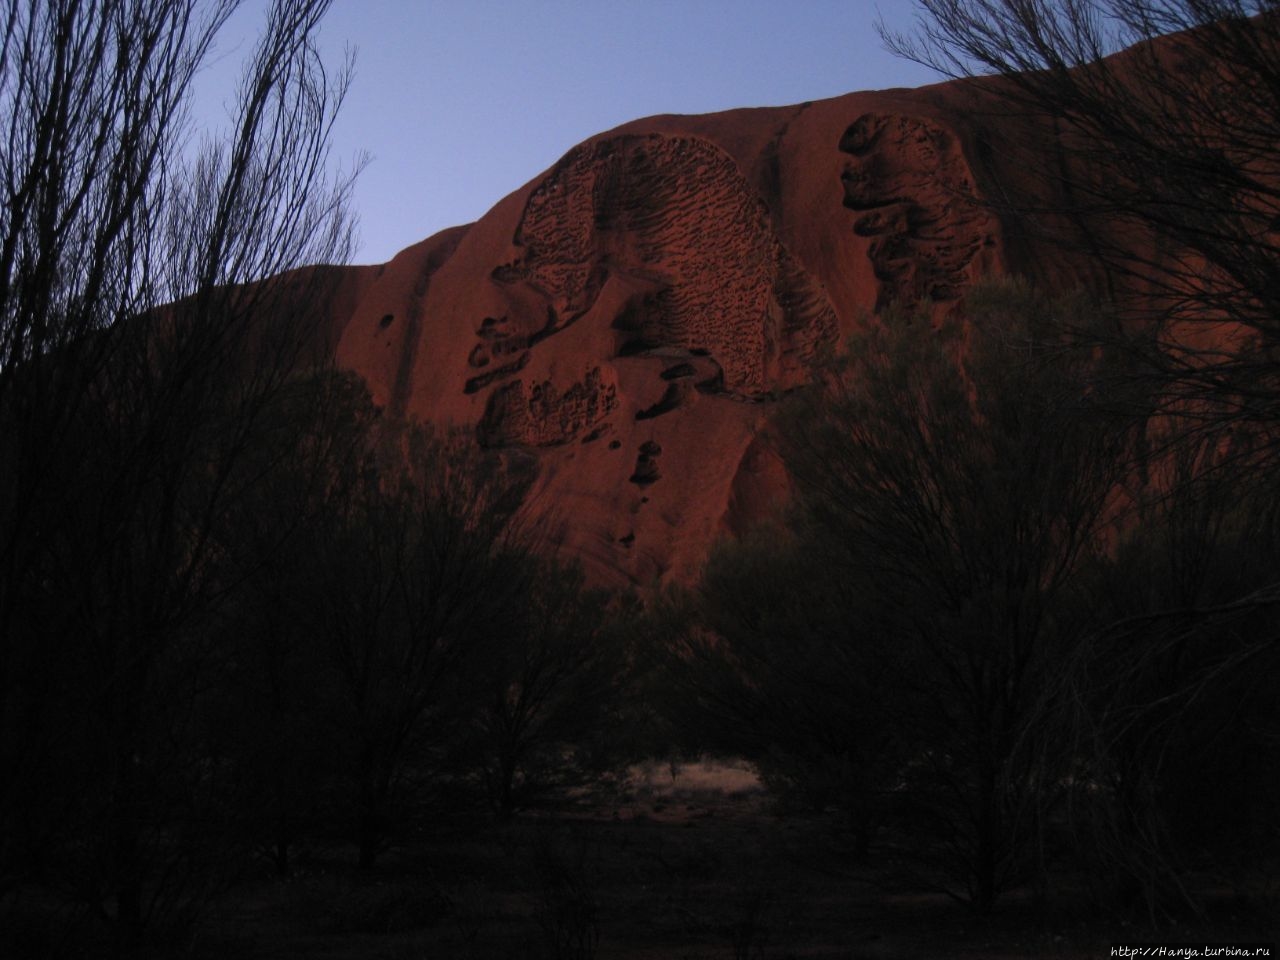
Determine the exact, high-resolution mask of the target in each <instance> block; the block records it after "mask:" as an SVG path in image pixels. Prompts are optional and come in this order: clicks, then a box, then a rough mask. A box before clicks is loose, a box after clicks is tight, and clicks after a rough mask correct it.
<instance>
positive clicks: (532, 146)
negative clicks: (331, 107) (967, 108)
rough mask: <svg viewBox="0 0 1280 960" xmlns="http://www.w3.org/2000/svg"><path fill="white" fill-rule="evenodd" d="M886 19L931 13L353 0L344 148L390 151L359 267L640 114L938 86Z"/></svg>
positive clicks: (828, 5)
mask: <svg viewBox="0 0 1280 960" xmlns="http://www.w3.org/2000/svg"><path fill="white" fill-rule="evenodd" d="M260 9H261V5H260V0H254V2H251V3H249V4H248V5H247V7H246V9H245V10H244V11H243V13H242V14H241V15H238V16H237V18H236V19H235V20H234V21H233V22H232V23H231V24H230V25H229V29H228V31H227V33H226V34H225V35H224V37H223V38H222V39H221V41H220V44H219V50H218V56H217V60H216V61H215V64H214V66H213V67H212V68H211V69H210V70H209V71H208V72H207V74H206V75H205V77H204V78H203V79H202V85H203V86H202V92H203V91H204V90H215V89H217V88H218V87H219V86H220V85H222V84H223V82H224V78H225V79H227V80H228V81H229V78H230V76H231V75H232V73H233V72H234V71H235V70H236V69H237V68H238V66H239V64H240V62H241V61H242V60H243V59H244V57H245V56H247V54H248V52H249V50H250V49H251V36H252V33H253V32H254V31H256V29H257V25H258V23H259V22H260V19H259V18H260ZM881 14H882V15H883V16H884V18H885V19H886V20H887V21H888V22H889V23H890V24H892V25H894V26H897V27H907V26H909V25H910V23H911V21H912V18H913V11H912V6H911V4H910V3H909V2H908V0H896V2H895V0H878V2H875V0H791V2H779V0H523V2H512V0H335V2H334V7H333V10H332V11H331V13H330V14H329V16H328V18H327V19H326V20H325V23H324V26H323V29H322V34H321V43H322V46H323V47H324V48H325V49H326V50H327V51H329V53H330V56H329V59H330V60H331V61H333V62H336V61H337V60H338V59H340V57H341V51H342V49H343V46H344V45H346V44H349V45H351V46H353V47H355V48H356V50H357V62H356V76H355V82H354V84H353V86H352V89H351V93H350V96H349V99H348V101H347V104H346V107H345V109H344V112H343V115H342V117H341V118H340V120H339V124H338V129H337V134H336V142H335V144H334V147H335V153H336V156H337V158H338V159H340V160H342V161H344V162H350V160H351V158H352V157H353V156H355V155H356V154H358V153H359V152H360V151H366V152H367V153H368V154H369V155H370V156H371V158H372V162H371V163H370V165H369V167H368V168H367V169H366V171H365V172H364V174H363V175H362V177H361V179H360V182H359V184H358V186H357V191H356V207H357V210H358V211H359V214H360V236H361V239H362V243H361V246H360V249H359V250H358V251H357V253H356V257H355V259H356V262H360V263H374V262H381V261H384V260H387V259H389V258H390V257H391V256H393V255H394V254H395V253H396V252H397V251H398V250H401V249H403V248H404V247H406V246H408V245H409V244H412V243H416V242H417V241H418V240H421V239H423V238H424V237H427V236H430V235H431V234H433V233H435V232H436V231H438V230H441V229H443V228H444V227H448V226H452V225H454V224H457V223H467V222H471V221H473V220H476V219H478V218H479V217H481V216H482V215H483V214H484V213H485V211H486V210H488V209H489V208H490V207H491V206H493V205H494V204H495V203H497V202H498V201H499V200H500V199H502V197H504V196H505V195H506V194H508V193H510V192H511V191H512V190H514V189H516V188H517V187H519V186H520V185H521V184H523V183H525V182H526V181H528V180H529V179H531V178H532V177H534V176H535V175H536V174H537V173H538V172H539V171H541V170H543V169H544V168H546V167H548V166H550V165H551V164H552V163H554V162H555V161H556V160H557V159H558V158H559V157H560V156H561V155H563V154H564V153H565V152H566V151H567V150H568V149H569V148H570V147H572V146H573V145H574V144H576V143H578V142H579V141H581V140H583V139H585V138H586V137H589V136H591V135H592V134H594V133H598V132H600V131H602V130H607V129H609V128H610V127H615V126H617V125H618V124H621V123H625V122H626V121H628V120H633V119H635V118H637V117H644V116H649V115H652V114H658V113H705V112H708V111H714V110H726V109H730V108H733V107H752V106H768V105H777V104H790V103H799V102H802V101H804V100H818V99H821V98H824V97H831V96H837V95H839V94H842V93H847V92H849V91H851V90H870V89H881V88H885V87H895V86H918V85H920V84H924V83H930V82H933V81H934V80H935V79H937V78H936V77H935V76H934V75H932V74H931V73H930V72H928V71H926V70H925V69H924V68H922V67H918V66H916V65H914V64H910V63H905V62H903V61H901V60H897V59H895V58H894V57H892V56H890V55H889V54H888V53H886V52H885V51H884V50H882V49H881V44H880V40H879V37H878V36H877V35H876V32H875V28H874V23H875V21H876V19H877V16H878V15H881ZM224 89H225V88H224ZM207 96H213V97H215V98H216V97H217V96H219V95H216V94H208V95H207ZM220 96H221V97H225V96H226V94H225V93H224V94H221V95H220ZM219 102H220V100H219V99H213V100H211V101H210V100H202V103H203V104H204V106H203V107H201V109H209V105H210V104H212V105H213V106H215V107H216V105H217V104H218V103H219Z"/></svg>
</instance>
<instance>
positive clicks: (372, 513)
mask: <svg viewBox="0 0 1280 960" xmlns="http://www.w3.org/2000/svg"><path fill="white" fill-rule="evenodd" d="M408 449H409V455H408V456H409V462H408V468H407V469H406V466H405V465H404V464H403V463H401V462H398V461H397V460H395V459H393V460H392V462H391V464H390V465H389V467H388V468H386V469H384V470H382V471H379V470H369V471H367V472H366V473H365V475H364V476H362V477H361V478H360V479H359V482H358V483H357V485H356V486H355V488H354V489H353V491H352V496H351V497H349V498H347V499H346V500H345V502H339V503H335V504H334V505H333V507H332V510H331V512H330V516H329V522H328V523H325V524H323V525H321V527H320V528H319V529H318V530H317V534H318V535H319V536H320V537H322V538H323V539H322V540H319V541H318V542H317V543H316V545H315V547H316V549H315V552H314V555H313V556H314V565H313V567H312V569H313V571H314V572H313V573H311V575H310V577H309V579H310V582H311V588H312V589H311V591H310V592H309V593H308V595H307V602H308V605H309V607H310V616H309V620H308V626H309V628H310V629H311V631H312V633H313V636H314V637H315V638H316V640H317V642H318V643H319V644H321V645H322V647H323V650H324V655H325V659H326V661H327V671H328V673H329V675H330V676H331V677H332V678H333V679H332V682H331V683H330V684H329V686H330V687H331V697H332V700H331V705H330V708H329V710H328V716H329V724H328V726H327V727H326V733H327V735H328V736H329V737H330V738H331V742H332V743H333V747H334V750H335V751H336V752H337V753H338V754H339V756H340V762H341V765H342V769H341V772H340V778H341V781H342V784H343V785H344V789H345V793H346V804H347V806H348V809H350V810H351V811H352V820H353V821H354V828H355V829H354V832H355V835H356V837H357V840H358V844H359V862H360V865H361V866H364V867H371V866H373V865H374V863H375V861H376V859H377V857H378V855H379V854H380V853H381V852H382V851H383V849H385V845H386V843H387V841H388V840H389V839H391V838H392V836H393V835H394V832H395V829H396V828H397V827H399V826H402V825H403V823H404V822H405V818H406V817H407V816H408V810H409V808H411V807H413V806H415V805H417V806H421V807H423V808H425V807H428V806H429V805H430V801H431V795H432V793H433V791H434V790H436V789H438V788H439V787H440V785H441V783H442V781H443V780H444V779H445V778H446V777H448V776H460V775H461V772H460V771H458V770H456V769H454V768H453V767H452V766H451V765H450V763H451V760H452V758H453V756H454V751H455V748H456V745H457V744H458V742H459V741H460V740H462V739H463V738H464V735H465V733H466V731H467V730H468V728H469V725H470V724H471V722H472V720H473V717H474V713H475V704H476V703H478V701H479V699H480V696H481V691H482V690H483V689H484V687H485V685H486V683H487V680H488V676H489V674H491V673H492V672H494V671H495V670H500V669H501V667H500V663H501V658H502V656H504V655H505V652H506V650H507V649H508V645H509V644H510V643H512V642H513V640H514V638H515V637H516V636H517V625H518V622H519V621H518V612H517V609H516V603H517V600H518V599H520V598H522V597H523V596H525V595H526V593H527V591H528V585H529V582H530V578H531V576H532V571H533V565H532V562H531V554H530V547H529V543H528V541H527V539H526V538H525V537H524V536H523V531H522V529H521V526H520V522H519V519H518V517H517V514H516V509H517V507H518V506H519V504H520V501H521V499H522V498H523V495H524V493H525V491H526V489H527V482H528V477H527V476H526V475H524V474H523V473H522V472H521V471H520V470H519V469H515V470H508V469H507V468H506V467H505V466H504V465H503V464H501V463H500V462H497V461H495V460H493V458H492V457H491V456H489V455H482V454H481V453H480V452H479V451H478V450H477V449H476V448H475V447H474V445H472V444H469V443H467V442H466V441H465V440H462V439H459V438H456V437H440V436H434V435H431V434H426V433H424V432H421V431H417V432H414V433H413V434H412V435H411V437H410V441H409V443H408Z"/></svg>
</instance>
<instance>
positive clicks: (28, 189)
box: [0, 0, 351, 955]
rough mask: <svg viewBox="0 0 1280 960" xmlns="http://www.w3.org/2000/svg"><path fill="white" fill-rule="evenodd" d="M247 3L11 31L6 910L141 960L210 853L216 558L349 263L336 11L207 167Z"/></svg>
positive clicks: (103, 15) (5, 335)
mask: <svg viewBox="0 0 1280 960" xmlns="http://www.w3.org/2000/svg"><path fill="white" fill-rule="evenodd" d="M236 6H237V4H236V3H235V2H231V0H228V2H215V3H211V4H197V3H196V2H194V0H136V2H130V0H101V2H89V0H83V2H82V0H55V2H52V3H49V2H37V0H31V2H21V0H10V2H8V3H6V4H5V6H4V9H3V11H2V12H0V17H2V20H0V23H2V29H0V37H2V40H0V119H2V120H3V123H4V126H5V129H6V134H7V137H6V138H5V144H4V146H3V147H0V192H2V193H3V197H4V204H3V214H2V215H0V637H3V640H2V641H0V700H2V701H3V704H4V706H3V708H2V709H3V711H4V714H3V726H2V728H0V767H2V771H0V836H3V838H4V840H3V841H0V889H3V888H5V887H8V886H10V885H12V884H15V883H19V882H24V883H25V882H33V881H35V880H40V881H42V882H45V883H48V884H54V885H55V886H56V885H58V884H63V885H65V889H64V890H63V892H64V893H69V894H70V895H71V898H72V900H74V901H75V902H79V903H81V904H83V905H84V906H85V907H86V908H87V909H88V910H89V911H90V912H92V913H96V914H98V915H100V916H101V918H102V919H103V921H104V922H105V929H109V930H111V931H112V933H111V935H110V936H111V940H112V949H114V951H115V952H116V953H117V954H121V955H124V954H130V953H131V952H132V951H133V950H135V949H136V947H137V945H138V943H139V941H140V937H141V935H142V932H143V930H144V929H145V928H146V927H147V925H148V923H149V921H150V920H151V919H152V918H153V917H155V916H158V915H160V914H161V913H162V912H164V911H166V910H168V909H170V907H172V906H173V905H174V904H176V903H178V902H179V901H181V900H183V899H184V898H186V899H187V900H188V901H189V899H190V894H191V893H192V889H193V888H191V887H189V886H185V885H184V880H183V877H184V876H185V877H186V879H187V880H190V881H191V882H193V883H197V882H198V881H199V880H200V878H201V876H202V875H203V873H204V872H205V868H206V867H207V866H208V863H209V858H210V857H211V856H214V855H215V854H216V853H217V848H218V844H217V842H216V838H215V836H214V834H215V833H216V830H214V829H213V828H214V826H215V823H214V821H212V820H210V819H207V818H205V817H204V816H203V815H202V814H199V813H197V811H200V810H207V809H212V808H211V807H207V803H210V802H212V801H213V798H214V794H215V793H216V792H217V791H218V790H219V789H220V787H221V784H220V783H219V782H218V778H217V777H216V776H214V775H213V772H212V770H211V768H210V767H209V766H208V763H207V760H206V758H205V757H204V755H203V754H204V752H203V750H202V749H201V748H200V747H199V746H198V744H197V740H198V736H199V734H198V726H199V725H198V723H197V716H198V709H197V708H198V704H199V702H200V698H201V696H202V693H203V691H204V690H205V689H206V685H207V683H208V682H209V679H210V678H209V674H208V670H207V667H208V664H209V662H210V659H209V658H210V657H212V656H214V654H213V651H211V649H210V647H209V640H210V637H211V631H210V622H211V619H210V618H211V616H212V614H213V612H214V611H215V610H216V609H217V608H218V606H219V605H220V604H221V603H222V601H223V600H225V598H226V597H227V596H228V594H229V593H230V591H231V590H233V589H234V587H235V583H233V582H231V581H229V580H228V578H227V575H226V574H227V571H226V569H225V568H224V567H223V566H222V565H221V563H220V561H221V559H222V553H221V547H220V543H221V540H222V538H221V536H220V529H221V525H222V524H223V522H224V520H225V518H226V517H227V515H228V512H229V510H230V509H231V507H232V505H234V504H235V503H236V502H237V501H238V500H240V499H241V498H243V497H245V496H246V495H247V494H248V492H249V491H251V490H252V489H253V487H254V485H255V483H256V482H257V477H256V475H255V472H254V470H253V469H252V467H253V464H252V462H251V458H249V457H248V456H247V452H248V451H249V449H250V448H251V446H252V444H251V438H252V437H253V436H254V434H255V431H256V430H257V429H258V428H259V426H260V425H261V423H262V421H263V417H264V413H265V411H267V410H269V409H270V408H271V406H272V405H273V404H274V403H276V402H277V400H278V399H279V398H280V397H281V395H282V392H283V391H284V390H285V387H286V385H287V384H288V382H289V379H290V377H291V375H292V374H293V373H294V372H295V371H296V370H298V369H299V368H301V367H303V366H306V365H308V364H310V363H312V362H313V360H312V357H311V354H310V353H309V351H310V350H311V349H312V348H314V347H316V346H317V342H318V338H317V332H316V328H317V316H316V313H315V311H314V305H315V303H314V301H312V300H311V299H310V298H311V297H312V296H323V286H324V280H325V275H324V274H323V272H318V273H315V274H311V275H296V274H295V275H288V274H284V275H281V271H283V270H286V269H289V268H293V267H296V266H301V265H302V264H304V263H308V262H321V263H325V262H337V261H340V260H341V259H343V257H344V256H345V255H346V252H347V250H348V247H349V239H350V229H351V218H350V216H349V214H348V212H347V200H348V197H349V190H350V180H349V179H348V178H346V177H338V178H336V179H334V178H331V177H330V174H329V171H328V146H327V144H328V134H329V129H330V124H331V122H332V119H333V116H334V113H335V111H336V110H337V108H338V106H339V104H340V103H341V101H342V98H343V94H344V92H345V88H346V83H347V77H348V75H349V74H348V72H347V71H346V70H345V69H344V70H343V71H340V72H339V73H338V74H336V75H334V76H327V75H326V74H325V72H324V69H323V66H322V64H321V63H320V61H319V58H318V56H317V52H316V47H315V40H314V38H315V33H316V30H317V27H318V24H319V21H320V19H321V17H322V15H323V14H324V12H325V10H326V9H327V7H328V3H327V2H326V0H278V2H275V3H274V4H272V6H271V8H270V10H269V13H268V18H267V23H266V25H265V28H264V31H263V34H262V37H261V40H260V42H259V45H258V47H257V50H256V52H255V53H254V55H253V57H252V59H251V60H250V62H249V63H248V64H247V66H246V71H245V74H244V79H243V81H242V84H241V87H240V90H239V93H238V95H237V100H236V105H235V107H234V118H235V119H234V126H233V128H232V129H231V130H230V131H229V132H228V133H227V134H226V135H225V136H223V137H221V138H218V137H210V138H207V139H206V140H204V141H203V142H202V143H200V145H199V149H198V150H197V151H195V152H194V153H189V152H187V150H186V149H185V148H186V147H187V144H188V140H189V137H190V133H191V129H192V128H191V125H190V123H189V118H188V115H187V109H188V106H187V105H188V103H189V94H190V90H191V83H192V80H193V77H194V76H195V74H196V72H197V71H198V70H199V69H200V66H201V64H202V63H203V62H205V60H206V59H207V56H208V54H209V52H210V50H211V48H212V44H213V42H214V39H215V37H216V35H217V33H218V31H219V29H220V28H221V27H222V26H223V24H224V23H225V22H226V20H227V18H228V16H229V15H230V14H231V13H232V12H233V10H234V9H235V7H236Z"/></svg>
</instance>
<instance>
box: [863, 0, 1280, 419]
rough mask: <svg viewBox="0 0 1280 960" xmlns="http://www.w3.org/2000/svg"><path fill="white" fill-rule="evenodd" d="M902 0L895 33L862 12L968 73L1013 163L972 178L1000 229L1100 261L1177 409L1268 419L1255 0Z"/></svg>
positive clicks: (1271, 392)
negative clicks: (993, 202) (901, 24)
mask: <svg viewBox="0 0 1280 960" xmlns="http://www.w3.org/2000/svg"><path fill="white" fill-rule="evenodd" d="M918 6H919V9H920V13H921V16H920V27H919V30H918V32H916V33H915V34H914V35H903V34H895V33H890V32H888V31H886V30H885V29H884V28H882V35H884V36H885V39H886V41H887V43H888V45H889V47H890V49H892V50H894V51H895V52H897V53H899V54H901V55H903V56H905V57H908V58H910V59H913V60H916V61H919V62H921V63H924V64H926V65H929V66H931V67H933V68H935V69H937V70H939V71H941V72H942V73H944V74H947V75H949V76H953V77H959V78H973V79H972V80H971V81H969V82H970V84H971V86H970V92H971V94H972V96H973V100H972V103H971V107H972V109H973V111H974V112H975V114H976V115H978V117H979V118H982V117H984V116H985V117H986V120H995V121H996V122H986V121H984V120H981V119H980V125H981V130H982V137H983V138H985V140H986V143H985V146H986V148H987V149H988V151H989V152H990V153H991V154H992V155H995V156H999V155H1001V154H1003V155H1004V156H1005V157H1006V159H1007V161H1008V162H1007V163H1005V164H1004V165H1003V169H1004V170H1005V172H1006V173H1012V172H1013V171H1015V170H1016V171H1017V172H1016V175H1010V176H1006V177H1005V178H1004V179H1003V180H1001V181H1000V182H999V183H996V184H992V185H991V189H990V190H989V191H988V194H989V195H990V196H993V197H999V198H1000V199H999V201H998V206H999V207H1000V208H1001V209H1002V211H1003V212H1004V213H1005V214H1006V215H1007V216H1008V217H1009V218H1010V221H1011V222H1013V223H1015V224H1016V225H1017V227H1018V229H1020V230H1023V231H1031V233H1032V234H1033V235H1034V236H1036V237H1037V238H1038V239H1039V240H1041V241H1045V242H1050V243H1057V244H1062V243H1066V244H1068V245H1069V246H1070V247H1071V248H1072V249H1074V250H1075V251H1076V252H1078V253H1081V254H1083V256H1084V258H1085V259H1086V260H1087V261H1090V262H1093V263H1095V264H1100V265H1102V266H1103V268H1104V273H1105V276H1106V277H1107V278H1108V279H1109V281H1110V283H1111V291H1110V292H1111V294H1112V296H1113V298H1114V300H1115V302H1116V305H1117V307H1118V316H1119V317H1120V318H1121V320H1123V321H1124V323H1125V326H1124V327H1123V328H1122V329H1120V330H1116V331H1113V333H1120V334H1123V336H1122V340H1123V342H1125V343H1126V344H1127V345H1128V346H1129V347H1130V348H1132V349H1133V350H1135V351H1136V352H1137V353H1139V354H1140V355H1141V356H1142V358H1143V360H1144V361H1145V363H1144V367H1143V371H1144V372H1145V373H1146V374H1147V375H1148V376H1149V377H1150V378H1151V380H1152V382H1153V383H1155V384H1159V385H1160V386H1161V391H1160V394H1161V395H1162V398H1163V399H1164V401H1165V402H1166V403H1167V404H1170V405H1172V406H1173V407H1174V408H1176V410H1177V411H1178V412H1179V413H1180V415H1182V416H1183V417H1186V418H1188V419H1186V420H1184V422H1183V423H1184V426H1193V425H1195V424H1196V423H1197V422H1205V421H1207V422H1208V423H1209V424H1210V425H1212V426H1222V425H1225V424H1231V423H1240V422H1245V423H1252V424H1256V425H1263V426H1270V425H1271V424H1274V422H1275V420H1276V419H1277V417H1278V416H1280V403H1278V399H1280V383H1278V382H1277V380H1276V368H1275V351H1276V347H1277V338H1278V337H1280V145H1278V144H1277V141H1276V137H1275V130H1276V128H1277V126H1280V36H1278V35H1277V25H1278V24H1280V19H1277V10H1276V4H1275V3H1274V2H1273V0H1071V2H1064V3H1055V2H1050V0H1030V2H1024V0H920V3H919V4H918ZM1120 50H1123V52H1122V53H1120V54H1118V55H1116V56H1109V55H1110V54H1114V53H1116V52H1117V51H1120ZM987 74H992V75H994V76H985V75H987ZM1002 130H1003V131H1004V132H1003V133H1002ZM997 167H998V168H999V167H1000V165H997Z"/></svg>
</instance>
